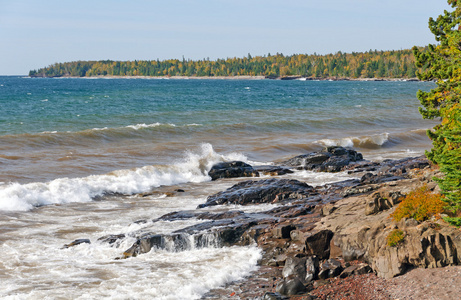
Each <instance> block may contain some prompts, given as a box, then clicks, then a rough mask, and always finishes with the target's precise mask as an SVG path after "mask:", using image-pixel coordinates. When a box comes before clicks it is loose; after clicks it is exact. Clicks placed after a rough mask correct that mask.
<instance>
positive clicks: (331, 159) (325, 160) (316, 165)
mask: <svg viewBox="0 0 461 300" xmlns="http://www.w3.org/2000/svg"><path fill="white" fill-rule="evenodd" d="M360 160H363V156H362V154H360V153H358V152H357V151H355V150H350V149H346V148H343V147H336V146H334V147H327V148H326V149H325V150H324V151H322V152H312V153H309V154H304V155H299V156H296V157H293V158H291V159H289V160H287V161H285V162H283V163H282V165H286V166H290V167H295V168H297V169H300V170H312V171H322V172H339V171H342V170H344V169H345V167H346V166H347V165H349V164H350V163H351V162H356V161H360Z"/></svg>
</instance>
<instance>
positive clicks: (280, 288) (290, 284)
mask: <svg viewBox="0 0 461 300" xmlns="http://www.w3.org/2000/svg"><path fill="white" fill-rule="evenodd" d="M275 291H276V292H277V293H280V294H282V295H287V296H292V295H298V294H302V293H305V292H307V289H306V287H305V286H304V284H303V283H302V282H301V280H300V279H299V278H298V277H294V278H287V279H283V280H282V281H280V282H279V283H278V284H277V286H276V288H275Z"/></svg>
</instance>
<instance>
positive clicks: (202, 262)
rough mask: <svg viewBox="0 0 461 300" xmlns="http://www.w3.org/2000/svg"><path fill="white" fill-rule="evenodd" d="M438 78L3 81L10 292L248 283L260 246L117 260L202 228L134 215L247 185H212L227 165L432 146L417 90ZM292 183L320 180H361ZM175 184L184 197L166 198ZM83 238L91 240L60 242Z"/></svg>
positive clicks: (97, 294)
mask: <svg viewBox="0 0 461 300" xmlns="http://www.w3.org/2000/svg"><path fill="white" fill-rule="evenodd" d="M434 86H435V85H434V84H433V83H426V82H359V81H338V82H330V81H297V80H293V81H278V80H212V79H206V80H205V79H203V80H185V79H181V80H179V79H178V80H176V79H175V80H166V79H163V80H160V79H156V80H152V79H69V78H66V79H43V78H21V77H0V107H1V109H0V170H1V172H0V282H2V284H1V286H0V296H1V297H4V298H7V299H38V298H46V297H48V298H49V299H57V298H58V299H94V298H106V297H107V298H114V299H144V298H152V299H194V298H200V297H201V295H203V294H204V293H206V292H207V291H208V290H210V289H211V288H214V287H217V286H220V285H223V284H225V283H227V282H230V281H232V280H237V279H241V278H243V277H244V276H246V275H248V274H249V272H251V271H252V270H255V269H256V263H257V260H258V258H259V257H260V251H259V250H258V249H257V248H256V247H255V246H248V247H227V248H216V247H212V246H210V247H208V248H203V249H189V250H187V251H182V252H177V251H167V250H156V251H151V252H149V253H147V254H144V255H140V256H138V257H136V258H131V259H126V260H115V258H116V257H119V256H120V255H121V253H123V251H124V250H126V249H127V248H129V247H130V246H131V244H132V243H133V242H134V239H133V238H130V237H129V236H130V233H135V232H140V231H155V232H158V233H169V232H173V231H175V230H177V229H180V228H183V227H185V226H189V225H193V224H196V223H198V222H199V221H198V220H187V221H175V222H157V223H152V222H147V223H143V224H141V223H134V222H135V221H137V220H140V219H147V220H152V219H154V218H157V217H160V216H161V215H163V214H166V213H169V212H172V211H177V210H182V209H195V207H196V206H197V205H198V204H201V203H204V202H205V200H206V197H207V196H209V195H211V194H212V193H215V192H218V191H221V190H223V189H225V188H227V187H230V186H231V185H232V184H234V183H235V182H236V181H238V180H220V181H217V182H210V178H209V177H208V176H207V175H206V174H207V170H209V169H210V168H211V166H212V165H213V164H214V163H216V162H219V161H226V160H243V161H246V162H248V163H250V164H253V165H255V164H259V165H260V164H273V163H274V162H277V161H281V160H283V159H287V158H290V157H292V156H295V155H299V154H305V153H307V152H311V151H315V150H320V149H322V148H323V147H325V146H330V145H342V146H346V147H353V148H355V149H356V150H357V151H359V152H361V153H363V155H364V157H365V159H369V160H382V159H387V158H402V157H407V156H417V155H421V154H423V153H424V150H425V149H429V148H430V147H431V144H430V141H429V140H428V138H427V136H426V134H425V131H426V129H428V128H431V127H433V126H434V122H430V121H427V120H423V119H422V118H421V116H420V115H419V113H418V106H419V103H418V100H417V99H416V96H415V94H416V91H417V90H418V89H423V90H429V89H431V88H433V87H434ZM291 177H293V178H296V179H299V180H303V181H306V182H307V183H309V184H313V185H318V184H323V183H325V182H333V181H338V180H343V179H347V178H350V177H349V175H347V174H343V173H339V174H316V173H312V172H305V171H304V172H301V171H300V172H297V173H295V174H293V175H291ZM169 186H170V187H171V189H174V188H178V187H179V188H181V189H183V190H185V191H186V192H185V193H184V194H183V195H175V196H174V197H166V194H165V193H164V192H163V191H164V190H165V189H168V187H169ZM152 190H154V191H155V190H158V193H156V194H153V195H151V196H148V197H140V196H138V195H135V194H136V193H143V192H148V191H152ZM122 194H123V195H122ZM267 208H268V207H267V206H259V207H257V206H255V207H251V206H250V207H245V208H244V209H245V210H246V211H258V210H265V209H267ZM239 209H241V208H239ZM119 233H125V234H127V236H128V237H127V238H126V239H124V240H123V241H122V243H121V244H120V245H118V246H117V247H115V246H110V245H107V244H103V243H99V242H98V241H97V238H98V237H101V236H103V235H107V234H119ZM78 238H88V239H90V240H91V242H92V243H91V244H81V245H78V246H75V247H71V248H68V249H61V248H62V246H63V245H64V244H67V243H69V242H70V241H72V240H74V239H78Z"/></svg>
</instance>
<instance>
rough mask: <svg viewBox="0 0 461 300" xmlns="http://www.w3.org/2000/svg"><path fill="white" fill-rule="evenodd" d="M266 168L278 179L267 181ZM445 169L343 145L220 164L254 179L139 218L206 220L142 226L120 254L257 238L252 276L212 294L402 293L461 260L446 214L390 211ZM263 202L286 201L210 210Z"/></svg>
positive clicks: (460, 235) (220, 171)
mask: <svg viewBox="0 0 461 300" xmlns="http://www.w3.org/2000/svg"><path fill="white" fill-rule="evenodd" d="M293 170H312V171H317V172H339V171H347V172H349V173H351V174H354V175H356V177H357V178H360V179H352V180H347V181H342V182H337V183H332V184H326V185H324V186H310V185H308V184H306V183H304V182H301V181H298V180H295V179H289V178H284V176H285V174H289V173H290V172H293ZM262 174H264V175H270V176H271V177H269V178H268V177H267V176H265V177H264V178H263V179H258V178H257V177H259V176H260V175H262ZM438 175H439V174H438V170H437V169H436V168H434V167H432V166H431V165H430V164H429V162H428V161H427V159H426V158H425V157H416V158H406V159H401V160H386V161H383V162H379V163H378V162H370V161H366V160H364V159H363V157H362V155H361V154H360V153H357V152H356V151H354V150H351V149H345V148H342V147H329V148H327V149H325V150H324V151H321V152H315V153H309V154H305V155H301V156H298V157H294V158H292V159H289V160H287V161H284V162H281V163H280V164H279V165H278V166H250V165H248V164H245V163H243V162H228V163H221V164H217V165H215V166H214V167H213V168H212V170H210V176H211V177H212V179H213V180H222V178H237V177H251V179H250V180H243V181H241V182H239V183H237V184H235V185H234V186H232V187H230V188H229V189H227V190H224V191H221V192H218V193H216V194H214V195H210V196H209V197H208V199H207V201H206V202H205V203H203V204H201V205H199V206H198V208H197V209H196V210H193V211H178V212H172V213H169V214H167V215H164V216H162V217H160V218H158V219H156V220H139V221H138V222H147V221H153V222H154V223H155V222H157V221H168V220H169V221H173V220H180V219H181V220H184V219H190V218H195V219H198V220H201V222H200V223H198V224H196V225H193V226H189V227H186V228H182V229H180V230H178V231H176V232H174V233H172V234H167V235H165V234H157V233H155V232H139V233H136V236H135V238H136V242H135V243H134V244H133V245H132V246H131V247H130V248H128V249H126V250H125V251H124V253H123V255H122V256H121V257H118V259H130V258H131V257H135V256H138V255H142V254H143V253H147V252H149V251H150V250H151V249H153V248H161V249H169V250H171V251H182V250H186V249H190V248H201V247H209V246H213V247H224V246H234V245H249V244H255V243H256V244H257V245H258V247H260V248H261V249H262V253H263V254H262V258H261V260H260V261H259V265H260V268H259V270H258V271H257V272H256V273H254V274H252V275H251V276H250V278H248V279H247V280H243V281H241V282H234V283H232V284H230V285H228V286H227V287H224V288H221V289H216V290H212V291H210V292H209V293H207V294H206V295H205V296H204V297H203V298H204V299H226V298H230V299H232V298H237V299H238V298H241V299H396V298H398V297H399V294H401V293H400V292H399V290H398V288H395V286H394V285H392V284H391V283H392V281H391V280H393V279H392V278H394V277H396V276H399V275H403V274H405V273H408V272H409V271H411V270H413V269H416V268H439V267H445V266H455V265H457V264H458V263H459V262H460V261H461V232H460V230H459V229H458V228H455V227H451V226H449V225H448V224H446V223H445V222H443V221H442V220H438V219H432V220H429V221H425V222H422V223H419V222H417V221H416V220H413V219H404V220H402V221H400V222H398V223H396V222H394V221H393V220H392V219H391V218H390V214H391V213H392V212H393V211H394V209H395V206H396V205H397V204H398V203H399V202H400V201H401V200H402V199H403V198H404V196H405V195H406V194H408V193H409V192H410V191H412V190H414V189H416V188H418V187H421V186H423V185H427V186H428V187H429V189H430V190H435V189H437V185H436V184H435V183H434V182H433V181H432V177H434V176H438ZM261 203H271V204H277V205H276V207H275V208H272V209H270V210H267V211H264V212H257V213H245V212H243V211H241V210H225V209H224V210H220V211H216V212H215V211H207V210H203V209H204V208H206V207H211V206H217V205H220V206H223V207H226V205H228V204H232V205H233V207H235V205H239V206H245V205H258V204H261ZM395 229H400V230H402V231H403V232H404V234H405V237H404V239H403V241H402V242H401V243H400V244H398V245H397V246H394V247H391V246H388V244H387V236H388V235H389V233H390V232H391V231H392V230H395ZM124 237H125V235H124V234H114V235H109V236H104V237H101V238H100V239H99V242H102V243H109V244H112V245H114V246H117V245H118V244H119V241H120V240H121V239H123V238H124ZM82 242H90V241H89V240H84V239H82V240H77V241H74V242H72V243H70V244H68V245H66V247H71V246H73V245H75V244H78V243H82ZM410 273H411V272H410ZM404 276H405V275H404ZM410 297H411V295H410ZM442 298H443V297H442ZM402 299H412V298H402ZM427 299H429V298H427Z"/></svg>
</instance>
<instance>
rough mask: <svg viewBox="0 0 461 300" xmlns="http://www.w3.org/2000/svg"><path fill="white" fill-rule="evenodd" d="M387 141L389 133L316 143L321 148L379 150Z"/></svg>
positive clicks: (325, 140) (324, 140)
mask: <svg viewBox="0 0 461 300" xmlns="http://www.w3.org/2000/svg"><path fill="white" fill-rule="evenodd" d="M388 141H389V133H387V132H385V133H382V134H376V135H371V136H361V137H346V138H341V139H323V140H319V141H317V143H318V144H321V145H323V146H326V147H329V146H342V147H350V148H352V147H358V148H379V147H381V146H383V145H384V144H385V143H387V142H388Z"/></svg>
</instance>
